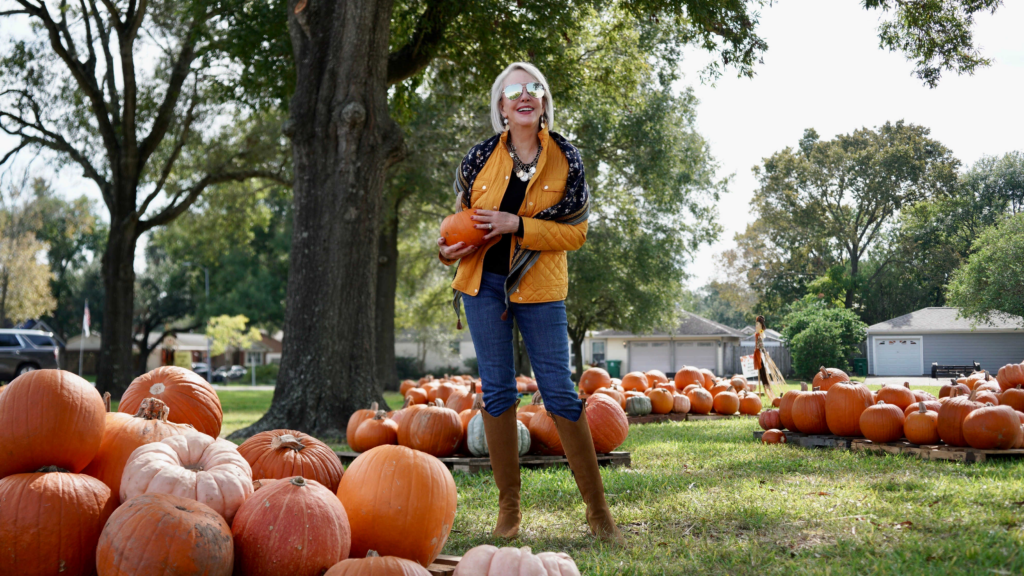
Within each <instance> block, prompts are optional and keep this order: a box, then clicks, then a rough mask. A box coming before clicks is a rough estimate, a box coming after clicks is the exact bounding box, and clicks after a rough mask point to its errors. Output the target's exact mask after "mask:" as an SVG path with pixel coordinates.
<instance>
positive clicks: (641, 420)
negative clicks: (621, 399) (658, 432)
mask: <svg viewBox="0 0 1024 576" xmlns="http://www.w3.org/2000/svg"><path fill="white" fill-rule="evenodd" d="M687 416H689V414H683V413H679V412H672V413H670V414H648V415H647V416H627V417H626V420H629V423H630V424H655V423H658V422H684V421H686V417H687Z"/></svg>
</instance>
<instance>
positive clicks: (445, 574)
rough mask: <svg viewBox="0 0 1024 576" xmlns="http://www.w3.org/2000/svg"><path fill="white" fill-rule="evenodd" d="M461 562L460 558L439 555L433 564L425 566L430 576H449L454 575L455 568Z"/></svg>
mask: <svg viewBox="0 0 1024 576" xmlns="http://www.w3.org/2000/svg"><path fill="white" fill-rule="evenodd" d="M461 560H462V556H446V555H444V554H441V555H439V556H438V557H437V558H435V559H434V563H433V564H431V565H430V566H427V572H430V574H431V576H451V575H452V574H454V573H455V567H456V566H458V565H459V562H460V561H461Z"/></svg>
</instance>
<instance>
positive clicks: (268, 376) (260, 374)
mask: <svg viewBox="0 0 1024 576" xmlns="http://www.w3.org/2000/svg"><path fill="white" fill-rule="evenodd" d="M280 369H281V365H280V364H278V363H276V362H273V363H270V364H266V365H262V366H257V367H256V383H257V384H277V373H278V371H279V370H280Z"/></svg>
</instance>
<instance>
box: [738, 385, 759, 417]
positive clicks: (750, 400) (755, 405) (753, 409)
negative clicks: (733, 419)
mask: <svg viewBox="0 0 1024 576" xmlns="http://www.w3.org/2000/svg"><path fill="white" fill-rule="evenodd" d="M739 394H740V414H746V415H748V416H757V415H758V414H760V413H761V409H762V408H763V406H762V405H761V398H760V397H759V396H758V395H757V394H751V393H750V392H747V391H746V390H744V391H742V392H740V393H739Z"/></svg>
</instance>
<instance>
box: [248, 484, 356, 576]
mask: <svg viewBox="0 0 1024 576" xmlns="http://www.w3.org/2000/svg"><path fill="white" fill-rule="evenodd" d="M346 476H348V475H347V474H346ZM231 533H232V535H233V536H234V540H235V573H236V574H244V575H245V576H320V575H321V574H323V573H324V572H326V571H327V569H328V568H330V567H331V566H334V565H335V564H337V563H338V562H341V561H342V560H344V559H346V558H348V556H349V550H350V549H351V541H352V528H351V527H350V525H349V519H348V514H347V513H346V509H345V507H344V506H343V505H342V503H341V502H339V501H338V498H337V497H336V496H335V495H334V494H333V493H332V492H331V491H330V490H328V489H327V488H325V487H324V485H323V484H320V483H319V482H317V481H316V480H307V479H305V478H303V477H301V476H296V477H294V478H289V479H287V480H285V481H282V482H276V483H274V484H272V485H270V486H267V487H266V488H261V489H260V491H259V493H258V494H254V495H253V496H252V497H251V498H249V499H248V500H246V501H245V504H243V505H242V507H241V508H239V509H238V515H237V516H235V521H234V522H233V523H232V524H231Z"/></svg>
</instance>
